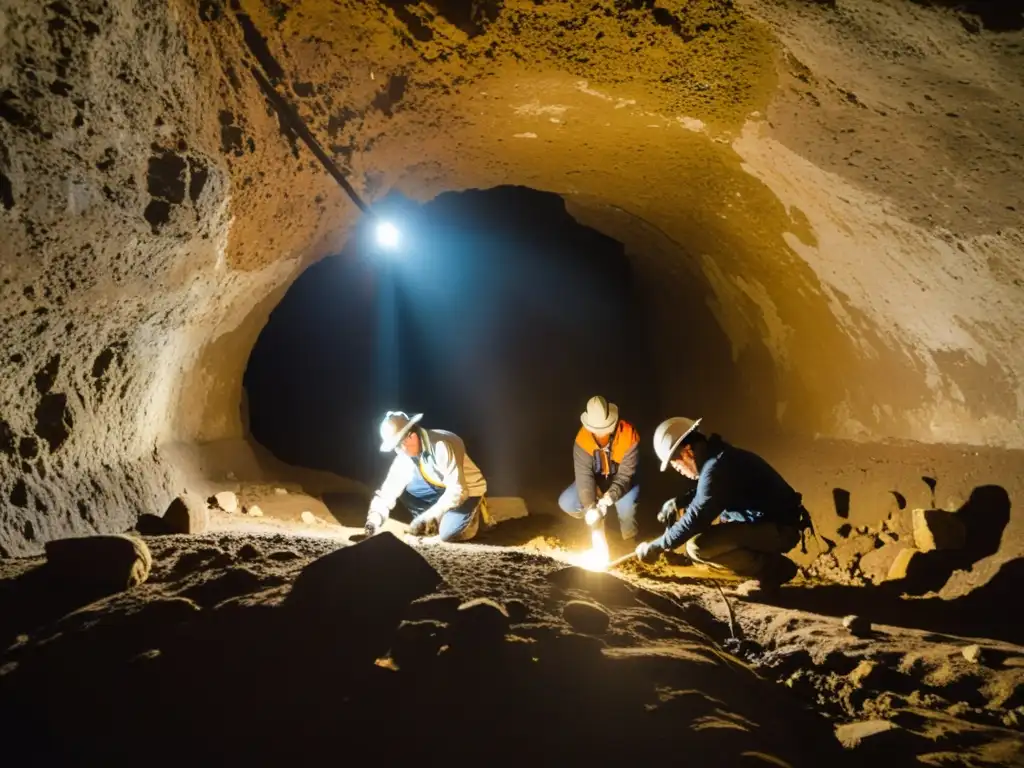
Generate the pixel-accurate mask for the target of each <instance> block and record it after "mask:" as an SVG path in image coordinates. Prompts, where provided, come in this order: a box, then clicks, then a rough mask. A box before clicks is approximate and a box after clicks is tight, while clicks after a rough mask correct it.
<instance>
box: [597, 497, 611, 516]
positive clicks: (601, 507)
mask: <svg viewBox="0 0 1024 768" xmlns="http://www.w3.org/2000/svg"><path fill="white" fill-rule="evenodd" d="M614 503H615V502H614V501H613V500H612V497H611V495H610V494H607V493H606V494H605V495H604V496H602V497H601V498H600V499H599V500H598V502H597V509H598V511H600V513H601V515H602V516H603V515H604V514H605V513H606V512H608V507H610V506H611V505H612V504H614Z"/></svg>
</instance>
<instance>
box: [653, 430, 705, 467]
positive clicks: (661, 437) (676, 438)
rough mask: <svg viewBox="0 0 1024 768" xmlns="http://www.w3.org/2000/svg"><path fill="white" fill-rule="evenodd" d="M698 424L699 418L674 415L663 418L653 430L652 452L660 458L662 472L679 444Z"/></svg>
mask: <svg viewBox="0 0 1024 768" xmlns="http://www.w3.org/2000/svg"><path fill="white" fill-rule="evenodd" d="M698 424H700V419H697V420H696V421H694V420H693V419H688V418H686V417H685V416H675V417H673V418H671V419H665V421H663V422H661V424H659V425H658V428H657V429H656V430H654V452H655V453H656V454H658V458H659V459H661V471H662V472H664V471H665V470H666V469H668V463H669V462H670V461H672V459H673V458H674V457H675V455H676V451H677V450H679V446H680V445H682V442H683V440H685V439H686V438H687V437H688V436H689V434H690V433H691V432H693V430H695V429H696V428H697V425H698Z"/></svg>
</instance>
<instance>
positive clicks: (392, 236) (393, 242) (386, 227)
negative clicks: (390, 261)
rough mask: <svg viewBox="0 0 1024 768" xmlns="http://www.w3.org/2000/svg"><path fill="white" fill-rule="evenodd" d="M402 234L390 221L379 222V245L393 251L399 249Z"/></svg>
mask: <svg viewBox="0 0 1024 768" xmlns="http://www.w3.org/2000/svg"><path fill="white" fill-rule="evenodd" d="M401 239H402V233H401V232H399V231H398V227H396V226H395V225H394V224H392V223H391V222H390V221H380V222H377V245H379V246H381V247H382V248H387V249H388V250H389V251H393V250H395V249H396V248H398V244H399V242H400V241H401Z"/></svg>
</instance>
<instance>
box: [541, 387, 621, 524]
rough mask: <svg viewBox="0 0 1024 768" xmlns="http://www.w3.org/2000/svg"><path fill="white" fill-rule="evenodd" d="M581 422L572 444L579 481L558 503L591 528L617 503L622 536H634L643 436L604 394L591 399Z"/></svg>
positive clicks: (567, 490) (581, 415)
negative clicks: (638, 471)
mask: <svg viewBox="0 0 1024 768" xmlns="http://www.w3.org/2000/svg"><path fill="white" fill-rule="evenodd" d="M580 423H581V424H582V425H583V426H582V427H581V428H580V431H579V432H578V433H577V434H576V442H575V444H574V445H573V466H574V469H575V475H576V482H574V483H573V484H572V485H570V486H569V487H568V488H566V489H565V490H564V491H563V492H562V495H561V496H560V497H559V499H558V506H560V507H561V508H562V511H563V512H565V513H567V514H569V515H571V516H572V517H575V518H581V517H582V518H583V519H584V520H585V521H586V523H587V525H588V526H590V527H591V528H597V527H600V526H603V524H604V516H605V514H607V512H608V509H609V508H611V507H615V512H616V514H617V515H618V518H619V530H620V531H621V532H622V538H623V539H625V540H629V539H632V538H633V537H634V536H636V531H637V524H636V502H637V497H638V496H639V495H640V486H639V485H637V482H636V467H637V462H638V461H639V455H640V437H639V435H638V434H637V431H636V430H635V429H634V428H633V426H632V425H631V424H630V423H628V422H627V421H625V420H623V419H620V418H619V409H618V406H616V405H615V404H614V403H609V402H608V401H607V400H605V399H604V398H603V397H600V396H596V397H592V398H590V400H589V401H588V402H587V410H586V412H585V413H582V414H580Z"/></svg>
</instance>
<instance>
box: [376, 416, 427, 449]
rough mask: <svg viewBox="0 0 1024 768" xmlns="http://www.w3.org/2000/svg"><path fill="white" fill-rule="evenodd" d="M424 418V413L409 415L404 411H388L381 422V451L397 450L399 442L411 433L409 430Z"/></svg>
mask: <svg viewBox="0 0 1024 768" xmlns="http://www.w3.org/2000/svg"><path fill="white" fill-rule="evenodd" d="M422 418H423V414H422V413H417V414H416V415H415V416H409V415H408V414H407V413H403V412H402V411H388V412H387V415H386V416H385V417H384V420H383V421H382V422H381V423H380V450H381V453H388V452H390V451H393V450H395V448H397V447H398V444H399V443H401V442H402V440H404V439H405V436H406V435H407V434H409V430H410V429H412V428H413V427H414V426H416V425H417V424H419V422H420V419H422Z"/></svg>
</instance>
